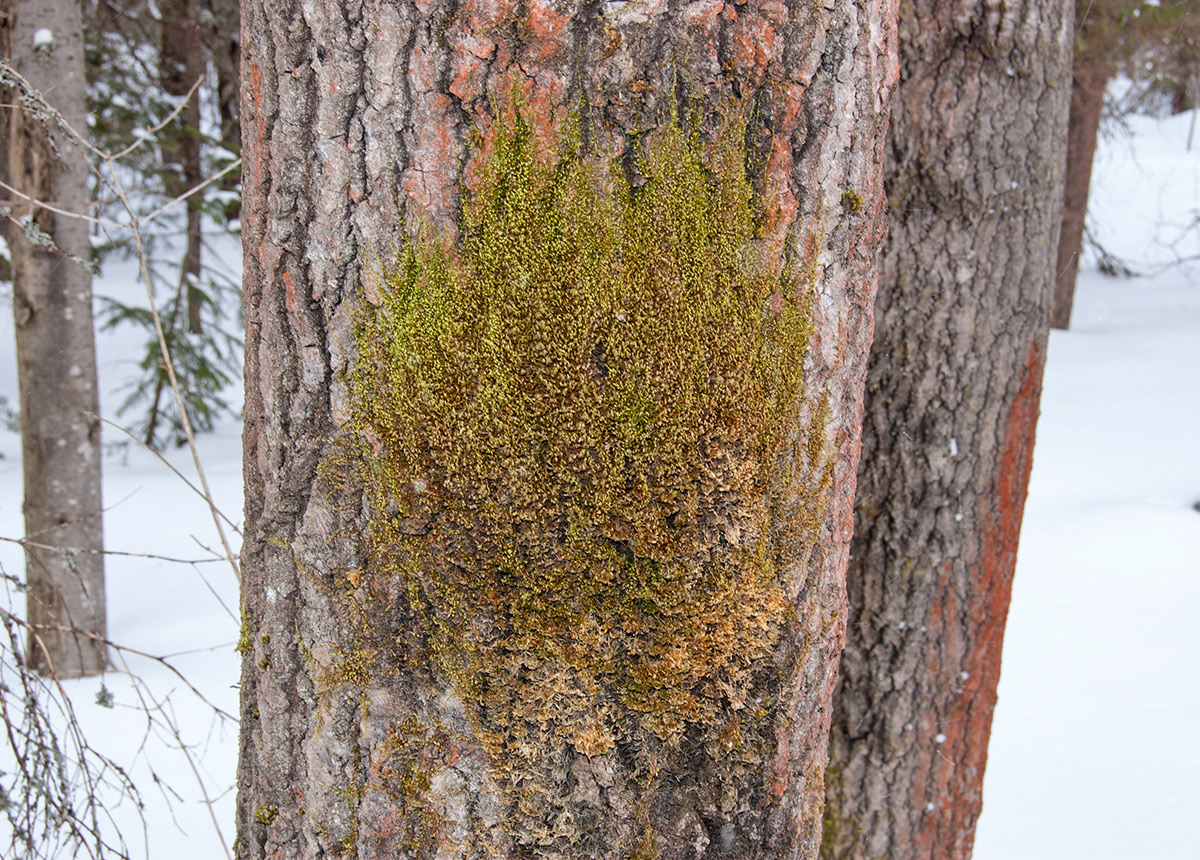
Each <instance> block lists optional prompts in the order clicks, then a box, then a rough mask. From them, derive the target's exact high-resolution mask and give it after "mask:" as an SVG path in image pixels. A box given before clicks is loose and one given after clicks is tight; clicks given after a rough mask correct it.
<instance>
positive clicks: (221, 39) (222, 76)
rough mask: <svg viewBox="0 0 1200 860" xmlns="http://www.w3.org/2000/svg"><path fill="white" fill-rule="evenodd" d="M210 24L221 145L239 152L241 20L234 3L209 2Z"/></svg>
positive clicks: (210, 0)
mask: <svg viewBox="0 0 1200 860" xmlns="http://www.w3.org/2000/svg"><path fill="white" fill-rule="evenodd" d="M208 7H209V12H210V14H211V23H210V25H209V27H208V29H207V33H206V35H207V42H208V47H209V51H210V52H211V53H212V58H213V67H214V68H215V69H216V72H217V112H218V114H219V115H220V118H221V141H222V142H223V143H224V144H225V145H226V146H227V147H229V148H230V149H231V150H232V151H234V152H239V151H240V150H241V148H242V128H241V125H240V124H239V123H238V67H239V65H240V63H241V45H240V41H239V33H240V23H241V16H240V10H239V9H238V4H237V0H208Z"/></svg>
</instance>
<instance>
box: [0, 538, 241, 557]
mask: <svg viewBox="0 0 1200 860" xmlns="http://www.w3.org/2000/svg"><path fill="white" fill-rule="evenodd" d="M0 541H3V542H4V543H15V544H17V545H18V546H22V547H25V548H32V549H45V550H55V551H58V552H73V553H77V554H84V553H91V554H93V555H117V556H122V557H124V558H148V559H152V560H154V561H169V562H171V563H173V564H218V563H221V564H223V563H224V562H225V558H224V556H220V555H218V556H217V557H216V558H172V557H171V556H169V555H155V554H154V553H150V552H122V551H121V550H117V549H93V548H92V547H69V546H55V545H51V544H48V543H38V542H37V541H32V540H29V539H28V538H14V537H6V536H5V535H0Z"/></svg>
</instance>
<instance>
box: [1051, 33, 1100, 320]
mask: <svg viewBox="0 0 1200 860" xmlns="http://www.w3.org/2000/svg"><path fill="white" fill-rule="evenodd" d="M1111 77H1112V67H1111V66H1110V65H1109V64H1108V62H1106V61H1105V60H1103V59H1102V58H1100V57H1096V56H1092V55H1091V54H1087V53H1084V54H1082V55H1081V56H1078V57H1076V58H1075V63H1074V67H1073V68H1072V70H1071V119H1070V122H1069V125H1068V129H1067V174H1066V188H1065V190H1064V193H1063V211H1062V230H1061V232H1060V234H1059V239H1058V262H1057V264H1056V265H1055V267H1054V276H1055V282H1054V304H1053V305H1052V307H1051V308H1050V325H1051V326H1052V327H1053V328H1059V329H1064V330H1065V329H1067V328H1068V327H1070V325H1071V307H1072V306H1073V305H1074V303H1075V281H1076V280H1077V279H1078V278H1079V255H1080V254H1081V253H1083V231H1084V227H1085V226H1086V222H1087V203H1088V191H1089V189H1090V188H1091V187H1092V161H1093V160H1094V159H1095V156H1096V136H1097V134H1098V133H1099V131H1100V113H1101V111H1102V110H1103V109H1104V90H1105V88H1106V87H1107V86H1108V81H1109V78H1111Z"/></svg>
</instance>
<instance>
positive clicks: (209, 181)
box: [138, 158, 242, 223]
mask: <svg viewBox="0 0 1200 860" xmlns="http://www.w3.org/2000/svg"><path fill="white" fill-rule="evenodd" d="M241 166H242V160H241V159H240V158H239V159H238V160H237V161H233V162H231V163H229V164H227V165H226V166H225V169H224V170H222V171H221V172H219V173H214V174H213V175H212V176H210V177H208V178H207V179H205V180H204V181H203V182H201V183H200V184H199V185H194V186H192V187H191V188H189V189H188V190H187V191H185V192H183V193H182V194H180V195H179V196H178V197H176V198H175V199H174V200H168V201H167V202H166V203H164V204H163V205H162V206H159V207H158V208H157V209H155V210H154V211H153V212H151V213H150V214H149V215H143V216H142V217H141V218H139V219H138V222H139V223H141V222H143V221H151V220H153V219H154V218H156V217H158V216H159V215H161V214H162V213H163V212H166V211H167V210H168V209H170V208H171V207H172V206H175V205H176V204H178V203H182V202H183V201H185V200H187V199H188V198H189V197H191V196H192V195H193V194H196V193H198V192H200V191H203V190H204V189H205V188H207V187H208V186H209V185H212V184H213V183H214V182H216V181H217V180H219V179H220V178H221V177H223V176H224V175H225V174H226V173H229V172H231V171H233V170H236V169H237V168H239V167H241Z"/></svg>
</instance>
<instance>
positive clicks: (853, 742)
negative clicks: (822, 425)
mask: <svg viewBox="0 0 1200 860" xmlns="http://www.w3.org/2000/svg"><path fill="white" fill-rule="evenodd" d="M1071 22H1072V17H1071V9H1070V3H1064V2H1062V0H1026V2H1022V3H1016V4H1010V5H1009V6H1007V7H1004V6H999V7H997V6H996V5H995V4H993V3H990V2H989V3H985V2H967V3H963V2H944V0H925V2H917V3H915V4H912V5H909V6H905V7H904V10H903V11H902V14H901V22H900V45H901V48H900V50H901V76H900V85H899V88H898V92H897V96H896V99H895V101H894V104H893V118H892V126H891V137H890V144H889V147H888V150H887V159H888V160H887V166H886V173H885V176H886V179H885V184H886V187H887V189H888V198H889V202H890V205H891V215H890V222H891V231H890V235H889V238H888V240H887V242H886V244H885V251H884V255H883V263H882V266H881V274H880V290H879V299H878V303H877V305H876V334H875V343H874V346H873V347H872V353H871V364H870V372H869V375H868V379H867V393H866V409H865V412H866V414H865V418H864V426H863V453H862V459H861V461H860V465H859V479H858V498H857V501H856V506H855V533H854V540H853V544H852V549H851V562H850V566H849V569H848V571H847V589H848V596H849V603H850V612H849V618H848V628H847V633H846V649H845V651H844V653H843V657H842V662H841V677H840V679H839V682H838V690H837V693H836V694H835V709H834V720H833V725H832V728H831V740H830V751H829V756H830V766H829V770H828V772H827V775H826V781H827V788H826V791H827V801H828V807H827V810H826V821H825V826H826V836H825V842H824V845H823V847H822V852H821V853H822V856H823V857H827V858H844V860H850V858H864V859H865V858H889V860H910V858H911V860H917V858H921V859H922V860H924V858H937V860H951V858H965V857H969V856H970V853H971V847H972V843H973V839H974V827H975V822H976V819H977V817H978V815H979V811H980V804H981V798H980V791H981V786H982V781H983V769H984V764H985V761H986V755H987V741H988V735H989V732H990V727H991V719H992V711H993V708H994V706H995V702H996V682H997V680H998V678H999V672H1000V648H1001V641H1002V637H1003V633H1004V621H1005V616H1006V614H1007V611H1008V602H1009V594H1010V586H1011V580H1012V573H1013V566H1014V564H1015V560H1016V550H1017V539H1018V536H1019V532H1020V526H1021V514H1022V511H1023V508H1024V504H1025V494H1026V487H1027V481H1028V476H1029V469H1030V465H1031V461H1032V454H1033V443H1034V430H1035V426H1036V423H1037V416H1038V401H1039V397H1040V392H1041V380H1042V365H1043V360H1044V354H1045V353H1044V349H1045V341H1046V330H1047V325H1046V319H1047V317H1046V312H1047V307H1048V304H1049V301H1050V296H1051V290H1052V286H1053V271H1052V268H1051V267H1052V266H1053V261H1054V253H1055V247H1056V242H1057V233H1058V222H1059V216H1060V204H1061V199H1062V197H1061V195H1062V182H1063V164H1064V160H1063V155H1064V146H1065V131H1066V128H1065V126H1066V111H1067V99H1068V95H1069V77H1068V75H1069V71H1070V70H1069V58H1070V54H1069V48H1070V45H1071Z"/></svg>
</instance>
